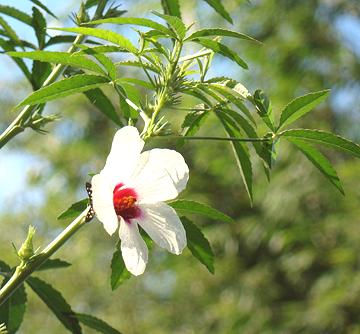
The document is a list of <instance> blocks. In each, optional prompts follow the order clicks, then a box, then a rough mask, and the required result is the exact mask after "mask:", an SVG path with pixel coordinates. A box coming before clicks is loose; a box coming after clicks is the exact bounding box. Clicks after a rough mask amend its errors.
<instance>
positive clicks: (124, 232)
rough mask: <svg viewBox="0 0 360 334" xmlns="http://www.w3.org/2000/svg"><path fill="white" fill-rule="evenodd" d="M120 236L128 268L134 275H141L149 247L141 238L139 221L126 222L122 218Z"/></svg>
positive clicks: (123, 255) (122, 251)
mask: <svg viewBox="0 0 360 334" xmlns="http://www.w3.org/2000/svg"><path fill="white" fill-rule="evenodd" d="M119 236H120V240H121V253H122V257H123V259H124V262H125V266H126V268H127V270H129V271H130V272H131V273H132V274H133V275H135V276H138V275H141V274H142V273H143V272H144V270H145V268H146V263H147V261H148V249H147V246H146V244H145V242H144V240H143V239H142V238H141V235H140V233H139V229H138V226H137V223H136V222H135V221H134V220H133V221H131V223H128V222H125V220H124V219H122V218H121V221H120V229H119Z"/></svg>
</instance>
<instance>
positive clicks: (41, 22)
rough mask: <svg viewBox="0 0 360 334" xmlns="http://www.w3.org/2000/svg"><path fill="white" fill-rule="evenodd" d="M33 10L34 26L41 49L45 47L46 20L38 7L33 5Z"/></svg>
mask: <svg viewBox="0 0 360 334" xmlns="http://www.w3.org/2000/svg"><path fill="white" fill-rule="evenodd" d="M32 11H33V16H32V27H33V28H34V31H35V35H36V38H37V40H38V45H39V49H40V50H41V49H43V48H44V47H45V37H46V20H45V18H44V16H43V15H42V14H41V12H40V11H39V10H38V9H37V8H36V7H33V9H32Z"/></svg>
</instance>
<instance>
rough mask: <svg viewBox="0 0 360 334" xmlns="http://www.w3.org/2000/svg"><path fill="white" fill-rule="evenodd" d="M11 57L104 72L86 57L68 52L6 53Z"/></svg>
mask: <svg viewBox="0 0 360 334" xmlns="http://www.w3.org/2000/svg"><path fill="white" fill-rule="evenodd" d="M8 55H9V56H11V57H19V58H28V59H33V60H39V61H43V62H49V63H54V64H64V65H71V66H74V67H78V68H83V69H87V70H90V71H93V72H96V73H100V74H104V70H103V69H102V68H101V67H100V66H99V65H98V64H96V63H95V62H93V61H92V60H90V59H89V58H87V57H86V56H83V55H79V54H71V53H68V52H54V51H30V52H8Z"/></svg>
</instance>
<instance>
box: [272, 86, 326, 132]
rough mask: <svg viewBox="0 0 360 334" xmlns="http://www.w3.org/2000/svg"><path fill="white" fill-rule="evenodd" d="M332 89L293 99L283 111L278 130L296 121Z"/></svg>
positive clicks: (322, 99)
mask: <svg viewBox="0 0 360 334" xmlns="http://www.w3.org/2000/svg"><path fill="white" fill-rule="evenodd" d="M329 92H330V90H322V91H320V92H315V93H310V94H306V95H303V96H300V97H297V98H296V99H294V100H292V101H291V102H290V103H289V104H288V105H287V106H286V107H285V108H284V110H283V111H282V112H281V116H280V123H279V126H278V130H280V129H281V128H283V127H284V126H287V125H289V124H291V123H293V122H295V121H296V120H297V119H299V118H300V117H302V116H304V115H305V114H306V113H308V112H309V111H310V110H312V109H314V108H315V107H316V106H317V105H318V104H320V103H321V102H322V101H324V100H325V99H326V97H327V96H328V95H329Z"/></svg>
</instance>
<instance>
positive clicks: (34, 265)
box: [0, 206, 90, 305]
mask: <svg viewBox="0 0 360 334" xmlns="http://www.w3.org/2000/svg"><path fill="white" fill-rule="evenodd" d="M89 209H90V206H88V207H87V208H86V209H85V210H84V211H83V212H82V213H81V214H80V215H79V216H78V217H77V218H76V219H75V220H74V221H73V222H72V223H71V224H70V225H69V226H68V227H67V228H66V229H65V230H64V231H63V232H61V233H60V234H59V235H58V236H57V237H56V238H55V239H54V240H53V241H52V242H51V243H50V244H49V245H47V246H46V247H45V248H44V250H43V251H41V252H40V253H39V254H37V255H35V256H34V257H33V258H31V259H30V260H29V261H28V262H26V263H24V264H20V265H19V266H17V267H16V269H15V272H14V274H13V275H12V276H11V278H10V279H9V281H8V282H7V283H6V284H5V285H4V286H3V287H2V288H1V290H0V305H2V304H3V303H4V302H5V301H6V300H7V299H8V298H9V297H10V296H11V295H12V294H13V293H14V292H15V291H16V289H17V288H18V287H19V286H21V284H23V283H24V282H25V281H26V279H27V278H28V277H29V276H30V275H31V274H32V273H33V272H34V271H35V270H36V269H38V268H39V267H40V266H41V265H42V264H43V263H44V262H45V261H46V260H48V259H49V258H50V257H51V256H52V255H53V254H54V253H55V252H56V251H57V250H58V249H59V248H60V247H61V246H62V245H64V244H65V243H66V241H68V240H69V239H70V238H71V237H72V236H73V235H74V234H75V233H76V232H77V231H78V230H79V229H80V228H81V227H82V226H83V225H85V223H86V215H87V213H88V211H89Z"/></svg>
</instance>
